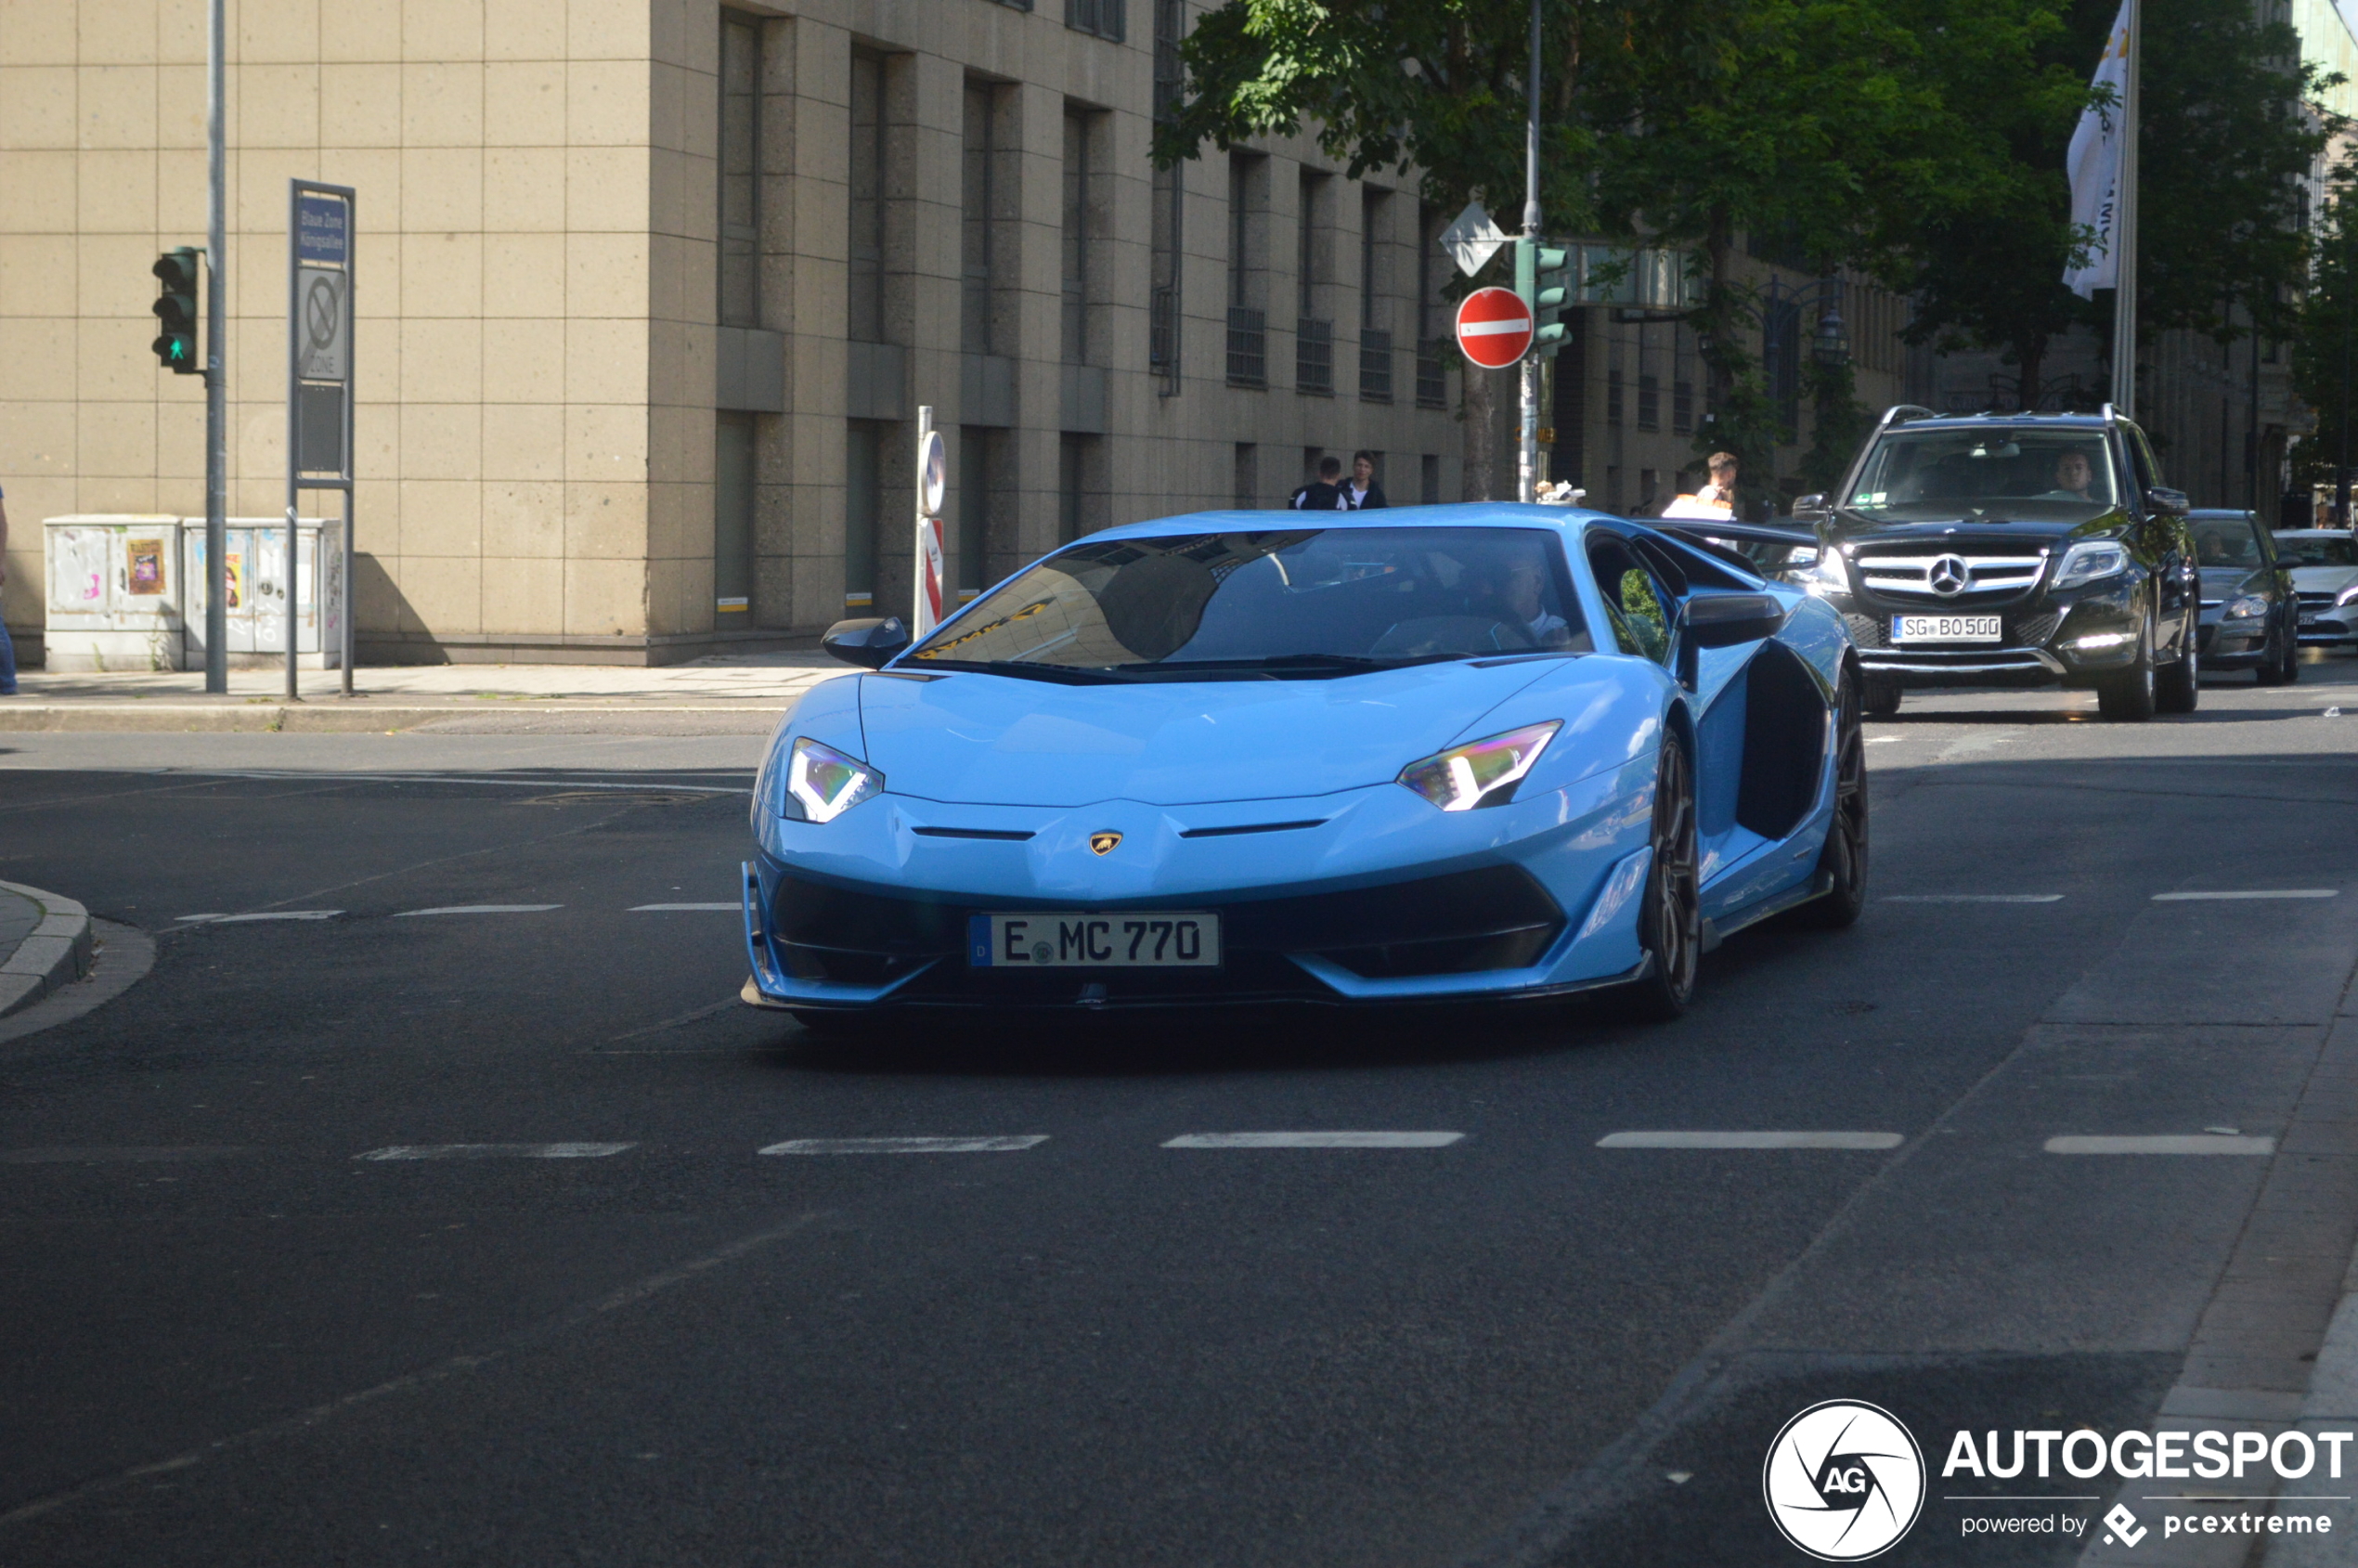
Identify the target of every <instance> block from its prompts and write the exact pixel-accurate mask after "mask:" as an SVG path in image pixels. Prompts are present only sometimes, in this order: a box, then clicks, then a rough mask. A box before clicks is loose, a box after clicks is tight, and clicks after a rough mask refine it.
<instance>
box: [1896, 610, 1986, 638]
mask: <svg viewBox="0 0 2358 1568" xmlns="http://www.w3.org/2000/svg"><path fill="white" fill-rule="evenodd" d="M1998 639H1999V632H1998V617H1997V616H1892V617H1891V640H1892V641H1894V642H1995V641H1998Z"/></svg>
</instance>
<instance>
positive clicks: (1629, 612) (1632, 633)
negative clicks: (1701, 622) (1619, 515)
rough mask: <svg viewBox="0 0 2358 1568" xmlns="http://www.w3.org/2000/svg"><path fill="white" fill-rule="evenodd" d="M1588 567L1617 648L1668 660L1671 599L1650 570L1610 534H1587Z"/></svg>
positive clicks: (1661, 660) (1658, 661) (1660, 660)
mask: <svg viewBox="0 0 2358 1568" xmlns="http://www.w3.org/2000/svg"><path fill="white" fill-rule="evenodd" d="M1588 570H1589V572H1590V573H1591V574H1592V575H1593V576H1594V577H1596V579H1597V590H1598V592H1600V593H1601V594H1602V595H1603V596H1604V601H1605V616H1606V618H1607V619H1609V620H1611V621H1612V622H1613V641H1615V642H1616V643H1618V644H1619V645H1620V647H1621V651H1622V652H1623V653H1625V654H1638V655H1639V657H1641V658H1649V659H1652V660H1653V661H1654V663H1656V664H1668V663H1669V662H1670V616H1671V606H1672V603H1673V601H1672V599H1671V597H1670V595H1669V594H1668V593H1666V592H1665V591H1664V590H1663V587H1662V584H1661V583H1659V582H1658V581H1656V580H1655V578H1654V576H1653V574H1652V573H1651V572H1649V571H1647V570H1646V568H1645V567H1644V566H1642V565H1640V564H1639V561H1638V557H1637V555H1636V554H1635V553H1634V552H1632V551H1631V550H1630V549H1629V546H1628V545H1627V544H1626V543H1625V542H1623V541H1622V540H1621V539H1619V538H1614V537H1613V535H1611V534H1592V535H1591V536H1589V539H1588Z"/></svg>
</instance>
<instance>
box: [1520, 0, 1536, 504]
mask: <svg viewBox="0 0 2358 1568" xmlns="http://www.w3.org/2000/svg"><path fill="white" fill-rule="evenodd" d="M1539 43H1540V38H1539V0H1531V84H1530V87H1529V89H1528V90H1527V92H1526V93H1525V95H1524V97H1523V137H1522V240H1519V241H1517V242H1516V245H1515V292H1517V293H1519V294H1521V295H1522V303H1523V304H1524V305H1526V306H1527V307H1529V308H1530V309H1531V310H1532V311H1533V312H1534V315H1535V316H1536V313H1537V311H1538V308H1539V282H1538V267H1539ZM1515 499H1517V500H1520V501H1522V503H1523V504H1524V505H1526V506H1528V505H1530V504H1531V503H1533V502H1535V501H1536V500H1537V499H1539V356H1537V355H1535V354H1534V355H1531V356H1528V357H1527V358H1525V359H1524V360H1523V362H1522V437H1521V439H1520V440H1519V441H1518V442H1517V443H1516V450H1515Z"/></svg>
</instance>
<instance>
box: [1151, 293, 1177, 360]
mask: <svg viewBox="0 0 2358 1568" xmlns="http://www.w3.org/2000/svg"><path fill="white" fill-rule="evenodd" d="M1147 301H1148V304H1147V362H1148V363H1149V364H1150V365H1151V366H1153V368H1154V369H1155V371H1156V373H1158V374H1159V375H1160V376H1161V377H1162V378H1163V379H1164V380H1165V381H1169V380H1171V379H1172V378H1173V377H1174V376H1175V375H1176V374H1177V373H1178V369H1179V291H1178V290H1176V289H1174V288H1172V287H1170V286H1169V285H1165V286H1164V287H1162V288H1160V289H1157V290H1155V291H1154V292H1153V293H1152V294H1150V295H1148V296H1147Z"/></svg>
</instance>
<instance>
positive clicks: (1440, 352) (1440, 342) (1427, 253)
mask: <svg viewBox="0 0 2358 1568" xmlns="http://www.w3.org/2000/svg"><path fill="white" fill-rule="evenodd" d="M1442 227H1443V225H1442V218H1441V215H1440V214H1437V213H1435V212H1434V211H1433V210H1432V208H1431V207H1429V206H1419V208H1418V209H1417V407H1418V408H1447V407H1448V406H1449V379H1448V374H1449V372H1448V364H1449V361H1448V357H1447V354H1448V350H1449V348H1450V346H1451V345H1450V343H1449V340H1448V339H1447V338H1446V337H1445V336H1444V335H1443V329H1442V327H1441V326H1440V324H1439V323H1440V320H1441V299H1440V294H1439V285H1438V283H1436V281H1435V280H1434V276H1433V274H1434V268H1433V265H1432V258H1433V256H1434V255H1435V254H1436V253H1438V252H1439V251H1440V249H1441V230H1442Z"/></svg>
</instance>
